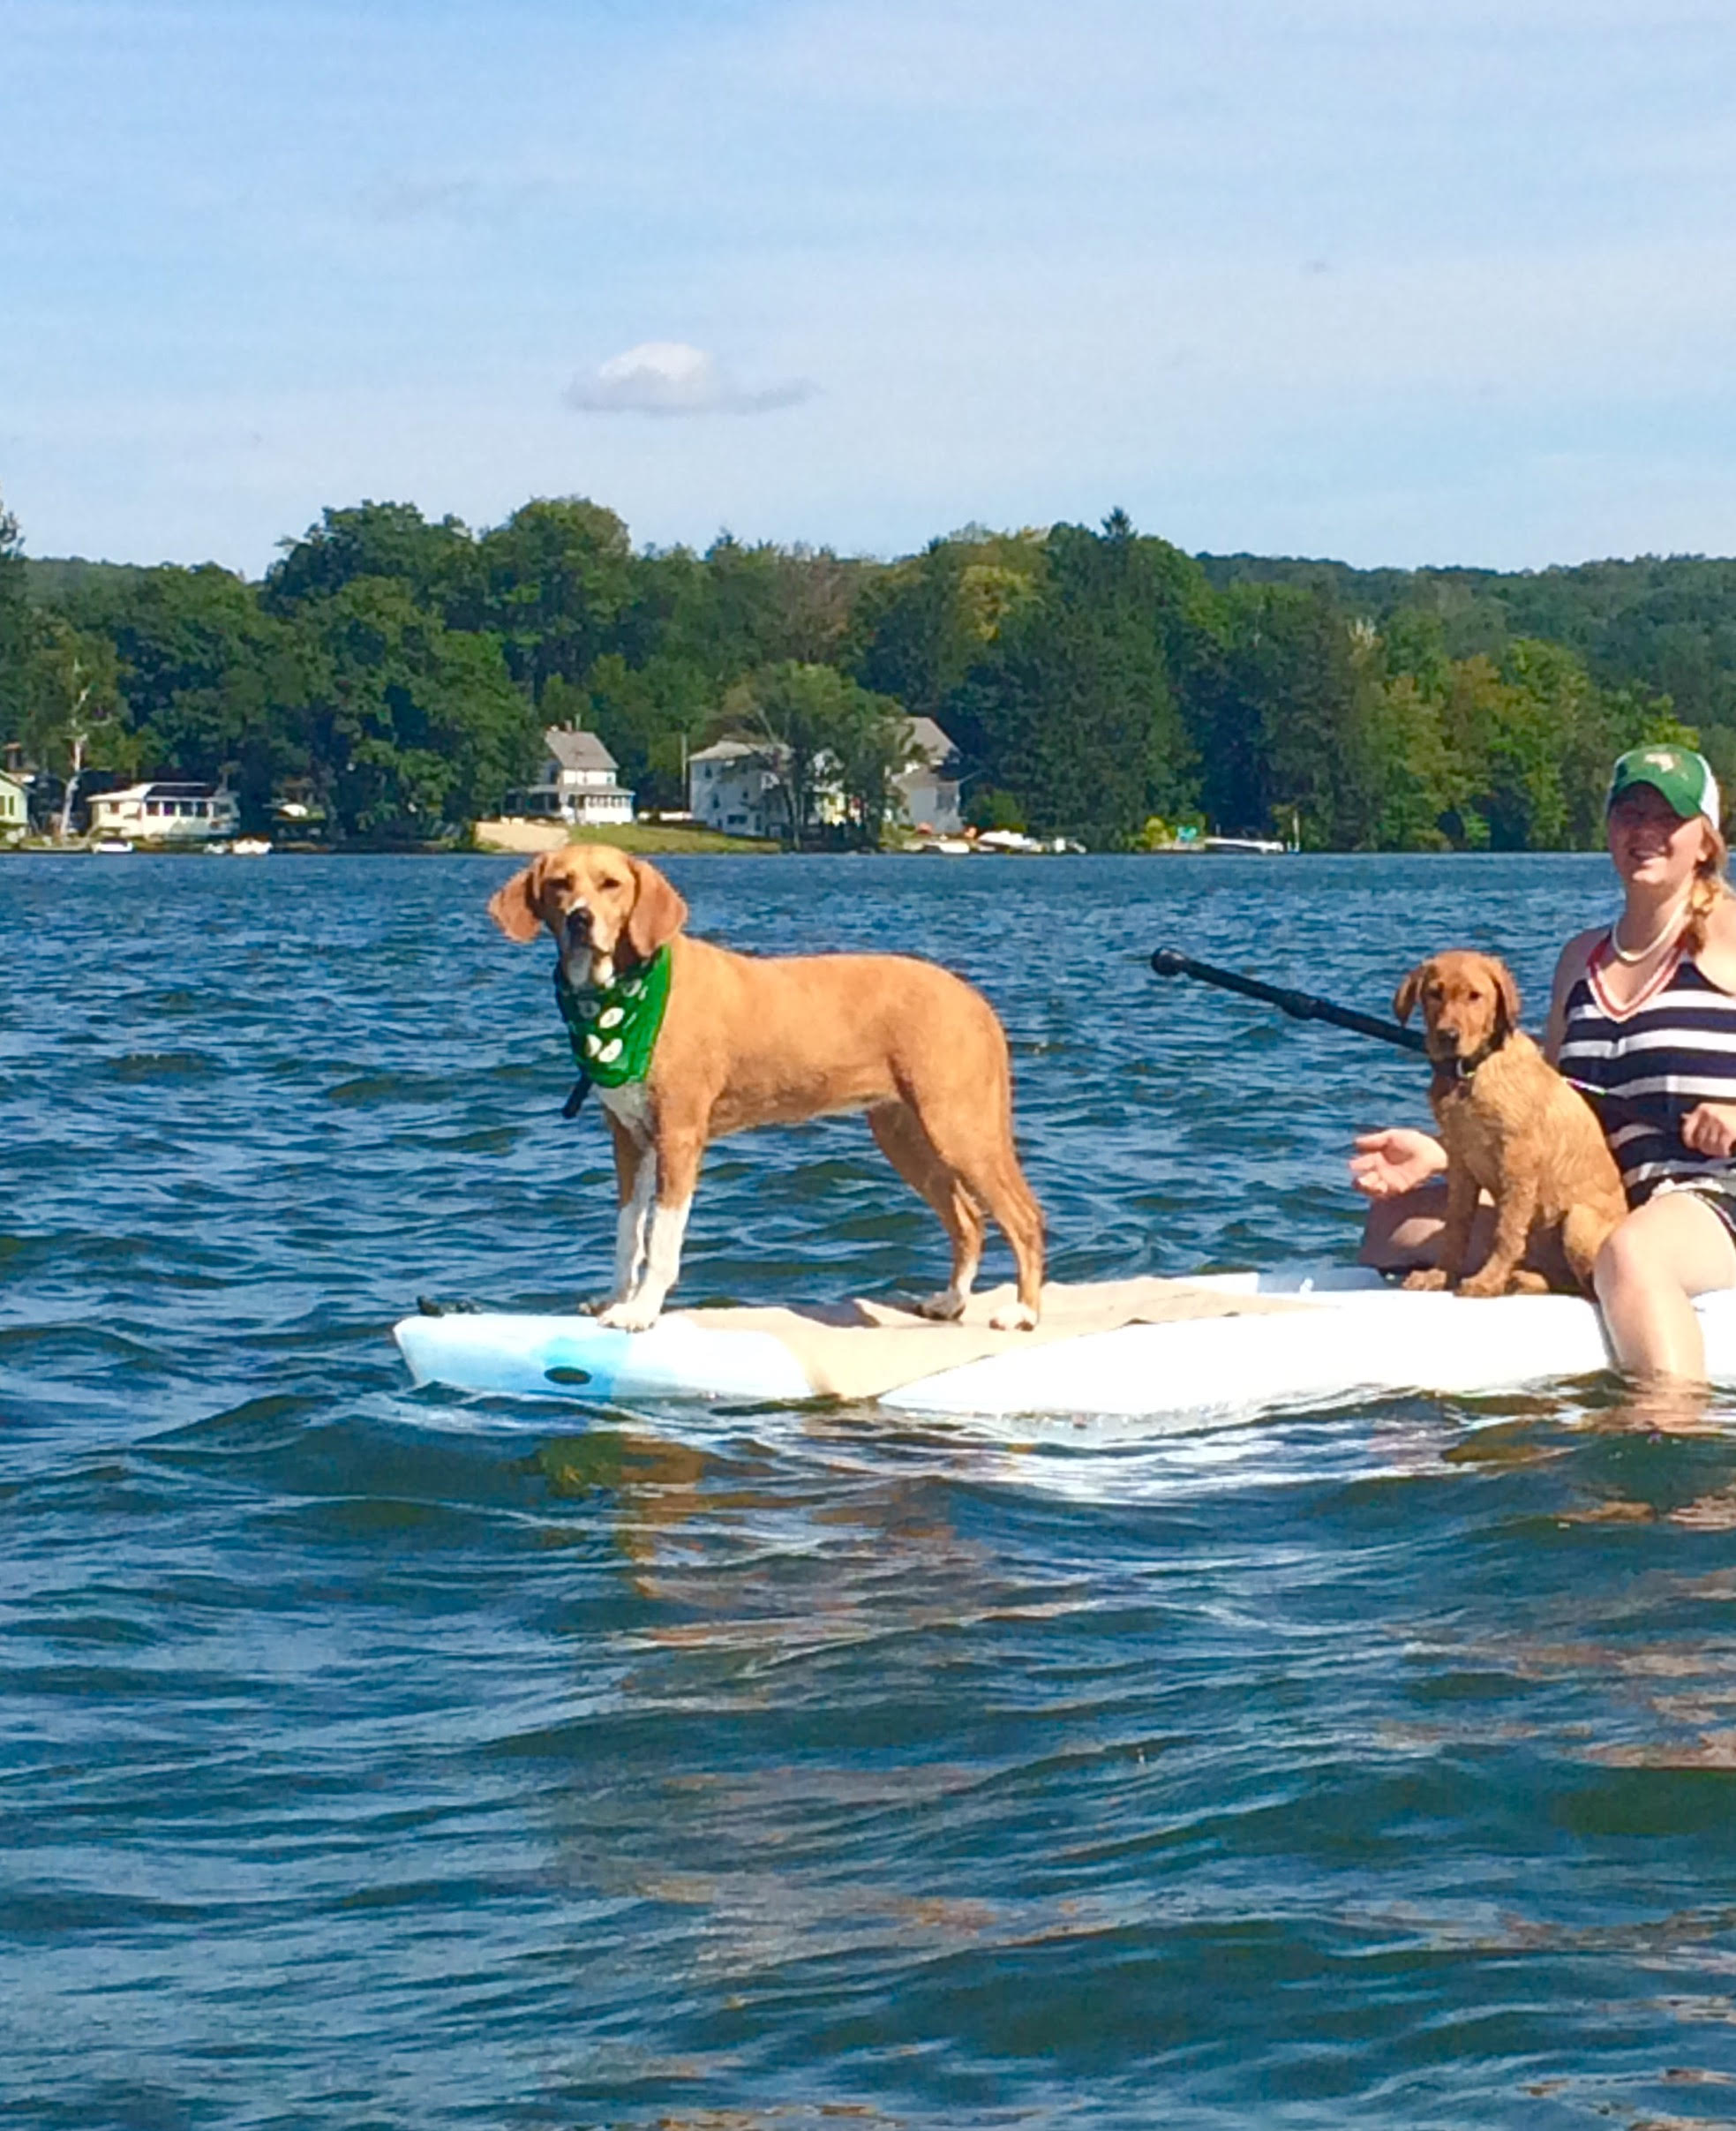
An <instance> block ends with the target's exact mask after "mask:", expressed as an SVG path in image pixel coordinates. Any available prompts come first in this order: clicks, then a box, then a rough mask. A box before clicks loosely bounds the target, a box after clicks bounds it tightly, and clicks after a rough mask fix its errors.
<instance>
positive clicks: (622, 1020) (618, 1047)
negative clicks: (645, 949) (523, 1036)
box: [554, 946, 669, 1088]
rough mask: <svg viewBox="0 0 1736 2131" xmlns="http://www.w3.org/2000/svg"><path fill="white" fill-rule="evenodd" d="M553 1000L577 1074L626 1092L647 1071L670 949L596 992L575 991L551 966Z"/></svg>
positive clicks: (557, 966)
mask: <svg viewBox="0 0 1736 2131" xmlns="http://www.w3.org/2000/svg"><path fill="white" fill-rule="evenodd" d="M554 996H555V998H556V1001H557V1002H558V1004H559V1005H560V1018H561V1020H563V1021H565V1022H566V1024H567V1041H568V1042H569V1043H571V1044H572V1046H573V1058H574V1061H575V1064H576V1065H577V1066H578V1069H579V1071H580V1072H581V1073H582V1074H583V1075H584V1077H585V1079H586V1080H588V1081H595V1082H596V1084H597V1087H598V1088H625V1087H627V1086H628V1083H629V1082H631V1081H643V1079H644V1077H645V1075H646V1074H647V1073H649V1072H650V1068H651V1052H652V1051H653V1050H655V1049H656V1048H657V1038H658V1029H660V1028H662V1027H663V1012H664V1008H665V1006H667V1005H668V1004H669V950H668V948H667V947H666V946H664V947H659V948H658V951H657V953H655V954H654V955H653V956H652V957H651V959H650V961H648V962H646V963H645V964H644V965H643V967H642V968H637V969H635V970H633V971H632V972H631V973H630V974H629V975H627V976H623V977H617V978H616V980H615V982H614V983H612V984H607V985H605V987H604V988H603V990H601V991H588V990H587V991H575V990H574V989H573V987H572V986H571V985H570V984H569V983H567V972H566V971H565V970H564V969H563V968H561V966H560V963H559V962H556V964H555V965H554Z"/></svg>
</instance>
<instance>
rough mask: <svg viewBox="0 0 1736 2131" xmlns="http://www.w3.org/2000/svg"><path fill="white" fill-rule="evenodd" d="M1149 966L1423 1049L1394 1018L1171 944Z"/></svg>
mask: <svg viewBox="0 0 1736 2131" xmlns="http://www.w3.org/2000/svg"><path fill="white" fill-rule="evenodd" d="M1151 966H1152V968H1153V970H1154V973H1155V974H1156V975H1159V976H1191V977H1192V978H1193V979H1194V980H1195V981H1196V983H1201V984H1211V985H1214V986H1215V987H1216V989H1217V990H1220V991H1234V992H1236V993H1238V994H1239V995H1240V996H1241V997H1242V998H1245V999H1258V1000H1259V1002H1260V1004H1261V1005H1266V1006H1276V1007H1277V1008H1278V1009H1279V1011H1280V1012H1281V1013H1287V1014H1289V1017H1290V1019H1291V1020H1294V1021H1325V1022H1326V1023H1328V1024H1329V1025H1330V1026H1331V1027H1332V1028H1348V1029H1349V1030H1350V1031H1351V1033H1352V1034H1353V1035H1370V1036H1373V1037H1375V1038H1376V1040H1377V1041H1378V1042H1379V1043H1391V1044H1393V1045H1394V1047H1395V1048H1396V1049H1398V1050H1422V1049H1423V1032H1422V1030H1421V1029H1420V1028H1405V1027H1404V1026H1403V1025H1402V1023H1400V1022H1398V1021H1388V1020H1380V1019H1379V1017H1377V1016H1376V1015H1374V1014H1372V1013H1357V1012H1356V1009H1355V1008H1354V1007H1353V1006H1335V1005H1334V1004H1333V1003H1332V1001H1331V1000H1330V999H1321V998H1315V997H1314V995H1313V994H1312V993H1311V992H1308V991H1291V990H1288V989H1287V988H1286V987H1285V986H1283V985H1281V984H1263V983H1260V981H1259V978H1258V977H1251V976H1242V975H1238V974H1237V973H1236V971H1235V970H1234V969H1218V968H1214V967H1213V965H1212V964H1211V963H1210V962H1196V961H1195V960H1193V958H1192V956H1191V955H1187V954H1182V953H1178V952H1177V951H1176V949H1175V948H1174V947H1160V948H1158V950H1157V951H1156V953H1154V955H1153V956H1152V958H1151Z"/></svg>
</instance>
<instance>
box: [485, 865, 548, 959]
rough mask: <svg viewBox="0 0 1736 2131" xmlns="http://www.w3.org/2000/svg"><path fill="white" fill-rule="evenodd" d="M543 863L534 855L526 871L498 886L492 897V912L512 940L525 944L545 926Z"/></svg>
mask: <svg viewBox="0 0 1736 2131" xmlns="http://www.w3.org/2000/svg"><path fill="white" fill-rule="evenodd" d="M542 889H543V862H542V860H541V859H540V858H533V859H532V860H531V862H530V864H529V865H528V866H526V867H525V868H524V870H523V871H522V872H521V873H515V874H514V875H513V877H512V878H511V879H510V880H509V881H507V882H506V883H505V884H504V885H502V886H500V887H499V888H497V889H496V890H495V891H494V892H493V894H492V895H491V896H490V897H489V899H488V915H490V917H492V919H493V920H494V922H495V923H496V924H497V925H499V927H500V930H501V931H502V932H504V933H505V934H506V936H507V938H508V939H509V940H516V941H517V942H518V943H519V945H521V946H522V945H524V943H525V942H526V941H527V940H533V939H535V938H536V937H537V934H538V933H539V932H540V931H541V930H542V929H543V911H542Z"/></svg>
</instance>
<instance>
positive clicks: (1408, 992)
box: [1393, 962, 1429, 1021]
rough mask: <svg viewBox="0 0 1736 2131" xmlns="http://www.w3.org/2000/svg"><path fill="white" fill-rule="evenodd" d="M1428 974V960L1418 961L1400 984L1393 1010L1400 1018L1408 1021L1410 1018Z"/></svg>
mask: <svg viewBox="0 0 1736 2131" xmlns="http://www.w3.org/2000/svg"><path fill="white" fill-rule="evenodd" d="M1428 974H1429V965H1428V964H1427V963H1426V962H1418V963H1417V967H1416V968H1414V969H1413V970H1412V971H1411V972H1410V974H1409V976H1407V977H1406V978H1405V980H1404V982H1403V983H1402V984H1401V985H1400V986H1399V988H1398V990H1397V991H1396V992H1394V995H1393V1012H1394V1013H1395V1014H1397V1016H1398V1017H1399V1019H1400V1020H1402V1021H1408V1020H1409V1019H1410V1016H1411V1012H1412V1010H1413V1009H1414V1007H1415V1006H1416V1005H1417V995H1418V993H1419V992H1420V991H1421V990H1422V989H1423V979H1424V977H1425V976H1427V975H1428Z"/></svg>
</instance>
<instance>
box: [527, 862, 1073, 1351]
mask: <svg viewBox="0 0 1736 2131" xmlns="http://www.w3.org/2000/svg"><path fill="white" fill-rule="evenodd" d="M488 914H489V915H490V916H491V917H492V919H493V920H494V922H495V923H496V924H497V925H499V926H500V930H502V931H503V932H504V933H505V934H506V935H507V937H508V938H509V939H515V940H519V941H521V942H529V941H530V940H533V939H535V938H536V937H537V933H538V932H539V931H540V930H542V929H543V928H544V927H545V926H546V927H547V929H548V930H549V932H550V933H551V934H552V937H553V939H554V943H555V946H556V948H557V950H558V951H559V960H558V961H557V963H556V968H555V990H556V992H557V995H558V996H559V998H560V1008H561V1013H562V1014H563V1016H564V1017H565V1019H566V1020H567V1027H568V1029H569V1030H570V1031H571V1032H572V1036H573V1049H574V1055H575V1058H577V1059H578V1061H579V1065H580V1067H581V1069H582V1071H583V1073H585V1074H586V1076H587V1078H588V1079H589V1080H590V1081H592V1082H593V1083H594V1085H595V1086H596V1088H597V1097H598V1100H599V1101H600V1102H601V1103H602V1104H603V1108H604V1110H605V1111H606V1113H607V1115H608V1119H609V1129H610V1132H611V1133H612V1137H613V1140H614V1148H615V1176H616V1182H617V1186H618V1189H619V1198H620V1216H619V1221H618V1224H617V1228H616V1232H615V1281H614V1291H613V1293H612V1294H611V1295H610V1296H609V1298H608V1299H607V1300H606V1301H605V1302H604V1303H602V1304H600V1305H599V1306H598V1309H597V1314H598V1315H599V1316H600V1317H601V1319H602V1322H604V1323H605V1324H610V1325H615V1326H618V1327H620V1329H623V1330H625V1331H629V1332H636V1331H643V1330H645V1329H647V1328H648V1327H650V1325H652V1324H653V1323H655V1322H656V1321H657V1317H658V1312H659V1311H660V1310H661V1309H662V1307H663V1303H664V1298H665V1296H666V1295H667V1294H668V1292H669V1291H670V1289H671V1288H672V1287H673V1285H674V1284H675V1279H676V1276H677V1274H678V1273H679V1271H680V1259H681V1239H682V1237H683V1235H684V1233H685V1232H686V1229H687V1224H688V1208H689V1206H690V1205H691V1203H692V1201H693V1194H694V1186H695V1184H696V1182H697V1181H698V1177H699V1165H700V1160H701V1157H702V1156H703V1154H704V1151H705V1147H706V1144H707V1142H708V1141H711V1140H715V1139H717V1138H718V1137H719V1136H720V1135H721V1134H723V1133H731V1132H742V1131H745V1130H746V1129H747V1128H748V1126H755V1125H793V1124H798V1123H800V1122H801V1121H802V1120H803V1119H804V1118H815V1117H821V1116H824V1115H826V1114H828V1113H830V1112H833V1111H848V1110H865V1111H867V1112H868V1127H869V1129H870V1130H871V1131H872V1133H874V1136H875V1138H876V1140H877V1141H879V1143H880V1146H881V1148H882V1150H883V1152H884V1154H885V1155H886V1156H887V1157H888V1159H889V1160H890V1161H891V1163H892V1166H893V1168H894V1169H896V1170H897V1171H898V1174H899V1175H900V1176H901V1177H902V1178H904V1180H905V1182H906V1184H908V1185H909V1186H911V1188H912V1189H913V1191H916V1192H918V1193H920V1194H921V1196H922V1197H923V1198H924V1199H926V1200H927V1201H928V1203H929V1205H930V1206H932V1207H933V1208H934V1209H935V1211H936V1213H937V1214H938V1215H939V1216H940V1218H941V1222H942V1224H943V1226H944V1228H945V1230H946V1232H947V1235H948V1237H949V1238H950V1239H951V1244H952V1279H951V1285H950V1286H949V1287H948V1288H947V1289H946V1291H944V1293H943V1294H940V1295H936V1296H934V1297H932V1298H930V1299H929V1300H928V1301H927V1302H925V1303H923V1304H922V1305H921V1309H922V1311H923V1314H925V1315H927V1316H931V1317H940V1318H952V1317H958V1316H961V1315H962V1314H964V1308H965V1303H966V1299H967V1298H968V1296H969V1294H970V1291H971V1286H972V1283H973V1281H974V1280H975V1278H976V1273H977V1267H978V1265H979V1263H980V1262H981V1257H982V1239H983V1213H984V1212H985V1211H986V1212H987V1213H988V1215H989V1216H991V1217H992V1218H993V1219H994V1220H995V1221H996V1223H998V1224H999V1225H1000V1228H1001V1230H1002V1232H1003V1234H1004V1235H1005V1237H1006V1239H1007V1241H1008V1242H1009V1243H1010V1244H1011V1246H1012V1254H1013V1260H1014V1262H1015V1264H1016V1266H1017V1268H1018V1300H1017V1301H1016V1302H1014V1303H1011V1304H1010V1305H1009V1306H1007V1307H1006V1308H1005V1309H1003V1310H1001V1311H999V1312H998V1313H997V1314H996V1316H995V1317H994V1319H993V1320H992V1322H993V1323H994V1325H995V1328H996V1329H997V1330H1003V1331H1023V1330H1027V1329H1029V1328H1030V1327H1031V1326H1033V1325H1034V1324H1035V1323H1036V1322H1037V1314H1038V1310H1039V1308H1040V1306H1041V1295H1042V1281H1043V1223H1042V1215H1041V1211H1040V1210H1039V1209H1038V1206H1037V1202H1036V1201H1035V1200H1034V1199H1033V1197H1032V1195H1031V1192H1030V1188H1029V1186H1027V1185H1026V1181H1025V1177H1024V1173H1023V1171H1021V1170H1020V1168H1019V1166H1018V1156H1017V1155H1016V1154H1015V1152H1014V1151H1013V1142H1012V1073H1011V1065H1010V1064H1009V1062H1008V1058H1007V1041H1006V1037H1005V1035H1003V1032H1002V1028H1001V1024H1000V1022H999V1021H998V1020H996V1018H995V1013H994V1010H993V1008H992V1007H991V1006H990V1005H988V1001H987V1000H986V999H985V998H983V997H982V995H981V992H978V991H973V990H972V989H971V987H970V986H969V985H968V984H966V983H963V982H962V981H961V980H960V979H959V978H958V977H956V976H953V975H950V974H949V973H948V972H947V971H946V970H944V969H941V968H936V966H935V965H934V964H933V963H932V962H921V961H916V960H913V959H911V958H910V957H908V956H906V955H894V954H821V955H802V956H783V957H778V958H775V959H773V958H768V959H767V960H755V959H754V958H753V957H751V956H748V955H742V954H731V953H727V952H726V951H725V949H723V948H721V947H712V946H708V945H706V944H705V943H704V942H703V941H702V940H694V939H688V937H686V935H685V934H684V933H683V932H682V931H681V926H682V923H683V922H684V921H685V919H686V917H687V914H688V907H687V905H686V903H685V902H683V901H682V900H681V898H680V895H679V894H678V893H677V892H676V891H675V889H674V888H673V887H672V886H671V885H670V884H669V882H668V881H667V880H665V878H664V877H663V875H662V874H661V873H659V872H658V870H657V869H656V867H655V866H648V865H647V864H646V863H645V862H644V861H643V859H636V858H629V857H628V855H626V854H625V853H624V852H621V851H617V850H615V849H613V848H612V847H610V846H608V845H606V844H574V845H569V846H568V847H567V848H566V849H565V850H560V851H551V852H546V853H545V854H544V855H543V856H542V857H540V858H537V859H535V860H533V861H532V862H531V863H530V865H528V866H527V867H525V869H524V870H523V871H522V873H515V875H514V876H513V877H512V878H511V879H510V880H509V881H507V884H506V885H505V886H504V887H502V888H500V889H499V890H497V891H496V892H495V893H494V894H493V895H492V897H491V898H490V900H489V904H488Z"/></svg>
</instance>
